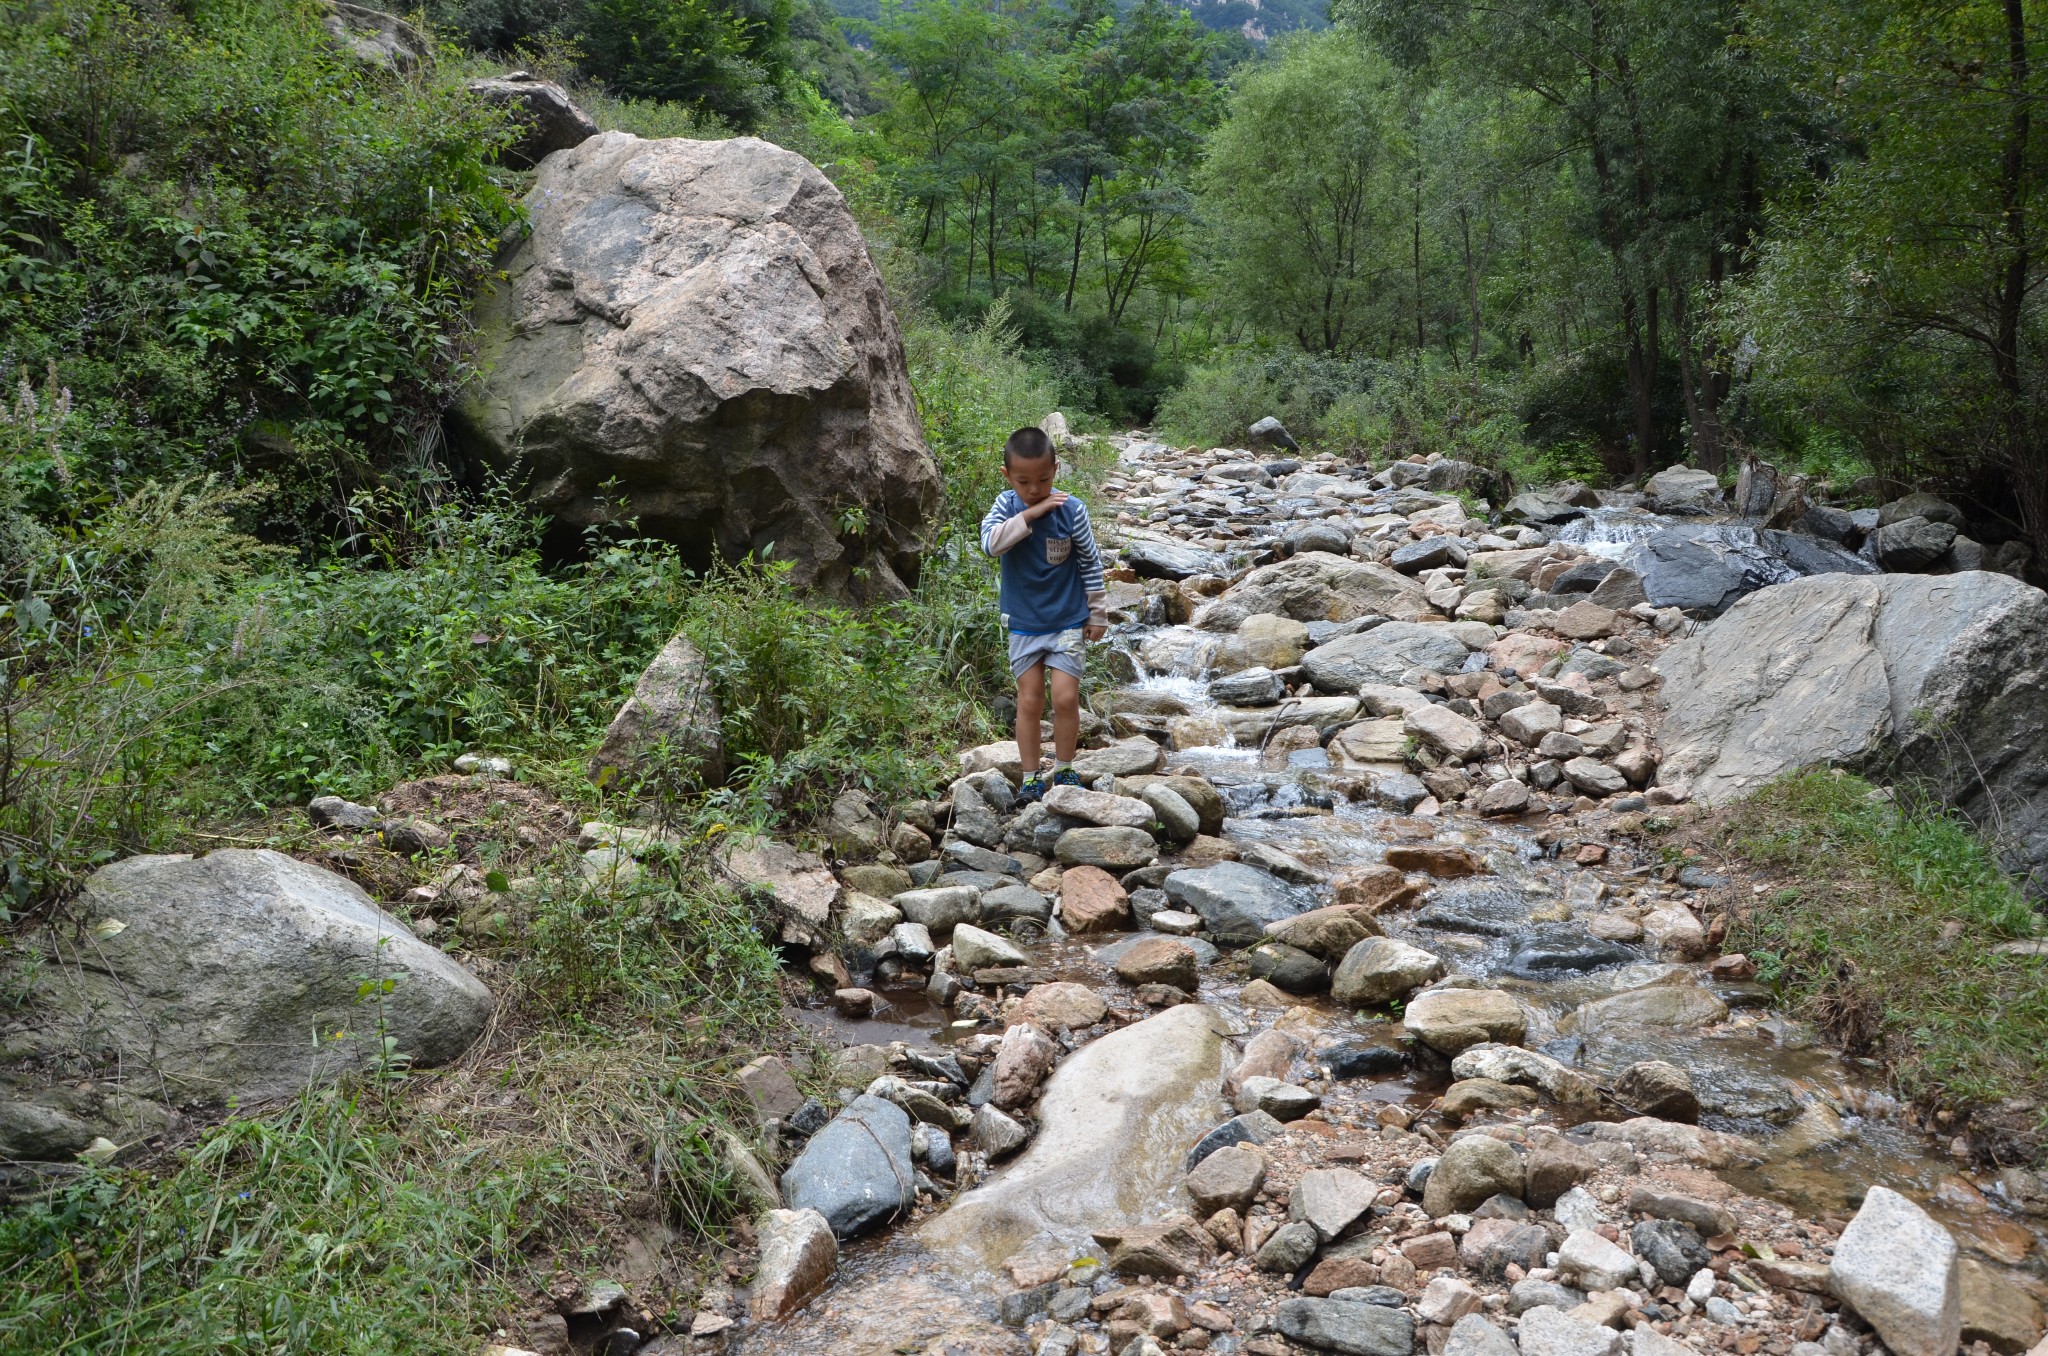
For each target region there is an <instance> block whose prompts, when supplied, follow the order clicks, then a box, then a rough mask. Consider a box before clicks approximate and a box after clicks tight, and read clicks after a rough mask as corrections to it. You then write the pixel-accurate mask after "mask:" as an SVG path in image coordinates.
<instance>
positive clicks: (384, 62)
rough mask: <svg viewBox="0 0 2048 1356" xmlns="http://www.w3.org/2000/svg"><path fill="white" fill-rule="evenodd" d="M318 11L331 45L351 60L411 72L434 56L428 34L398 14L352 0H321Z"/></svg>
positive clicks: (424, 64)
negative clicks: (357, 3)
mask: <svg viewBox="0 0 2048 1356" xmlns="http://www.w3.org/2000/svg"><path fill="white" fill-rule="evenodd" d="M318 12H319V15H320V28H321V31H322V32H324V33H325V34H326V35H327V42H328V45H329V46H331V47H332V48H334V50H335V51H337V52H339V53H341V54H342V55H343V56H345V57H348V58H349V59H350V60H352V61H358V62H361V63H362V64H363V65H365V66H373V67H376V68H377V69H379V70H386V71H392V72H395V73H396V74H399V75H411V74H413V73H414V72H416V71H419V70H423V69H425V68H426V67H427V66H428V65H429V64H431V63H432V61H433V59H434V46H433V44H432V43H430V42H429V41H427V36H426V34H424V33H422V32H420V31H419V30H418V29H417V28H414V27H413V26H412V25H411V24H409V23H407V22H406V21H405V20H403V19H401V18H399V17H398V16H397V15H395V14H386V13H385V12H384V11H383V10H381V9H371V8H369V7H368V6H367V5H356V4H351V3H349V0H320V3H319V6H318Z"/></svg>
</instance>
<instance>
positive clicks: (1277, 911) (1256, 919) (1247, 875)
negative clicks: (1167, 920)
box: [1165, 862, 1317, 942]
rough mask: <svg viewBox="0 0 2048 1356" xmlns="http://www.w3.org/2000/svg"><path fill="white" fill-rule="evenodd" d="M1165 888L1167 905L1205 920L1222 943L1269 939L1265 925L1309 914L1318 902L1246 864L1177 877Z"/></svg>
mask: <svg viewBox="0 0 2048 1356" xmlns="http://www.w3.org/2000/svg"><path fill="white" fill-rule="evenodd" d="M1165 888H1166V897H1167V898H1168V899H1170V900H1172V901H1173V902H1174V903H1175V904H1178V905H1179V906H1180V907H1181V908H1183V909H1186V910H1187V911H1189V912H1191V913H1196V914H1200V915H1201V917H1202V920H1203V921H1204V922H1206V923H1207V924H1208V925H1209V931H1210V932H1211V933H1212V934H1214V935H1215V936H1216V938H1217V939H1218V940H1220V941H1246V942H1256V941H1258V940H1259V939H1260V938H1262V937H1264V936H1265V935H1266V924H1268V923H1277V922H1279V921H1280V920H1281V919H1283V918H1292V917H1294V916H1295V915H1297V914H1303V913H1307V912H1308V911H1309V910H1310V909H1313V908H1314V907H1316V902H1317V901H1316V897H1315V895H1314V894H1313V893H1312V892H1310V891H1308V890H1305V889H1303V888H1302V887H1301V886H1298V885H1289V884H1288V883H1287V882H1286V881H1284V880H1281V879H1280V878H1279V877H1278V876H1275V875H1273V874H1272V873H1271V872H1269V871H1261V870H1259V869H1258V868H1257V867H1255V866H1246V865H1245V864H1244V863H1242V862H1221V863H1219V864H1217V865H1215V866H1209V867H1202V868H1200V869H1198V870H1193V871H1176V872H1174V873H1173V874H1172V875H1170V876H1168V877H1167V878H1166V886H1165Z"/></svg>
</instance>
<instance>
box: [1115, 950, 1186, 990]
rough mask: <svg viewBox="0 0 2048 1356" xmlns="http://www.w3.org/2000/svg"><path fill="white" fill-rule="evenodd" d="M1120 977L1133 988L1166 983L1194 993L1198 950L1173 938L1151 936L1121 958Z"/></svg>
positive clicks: (1118, 973)
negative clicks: (1196, 951) (1196, 953)
mask: <svg viewBox="0 0 2048 1356" xmlns="http://www.w3.org/2000/svg"><path fill="white" fill-rule="evenodd" d="M1116 973H1117V978H1119V979H1121V980H1122V981H1123V982H1124V983H1126V984H1129V985H1130V986H1131V987H1133V988H1140V987H1142V986H1144V985H1147V984H1166V985H1170V986H1171V987H1173V988H1176V989H1179V990H1181V991H1182V992H1183V993H1193V992H1194V991H1195V985H1196V971H1195V950H1194V948H1193V947H1191V946H1189V945H1188V944H1187V943H1185V942H1176V941H1174V940H1173V939H1172V938H1170V937H1148V938H1146V939H1145V940H1144V941H1142V942H1139V943H1138V944H1137V945H1136V946H1134V947H1132V948H1131V949H1130V950H1129V951H1126V952H1124V954H1123V955H1122V956H1120V957H1118V958H1117V963H1116Z"/></svg>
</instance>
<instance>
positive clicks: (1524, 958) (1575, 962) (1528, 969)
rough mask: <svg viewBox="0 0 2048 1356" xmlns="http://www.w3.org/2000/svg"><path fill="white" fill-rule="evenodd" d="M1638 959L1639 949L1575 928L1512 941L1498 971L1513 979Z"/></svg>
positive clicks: (1548, 976)
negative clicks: (1632, 948)
mask: <svg viewBox="0 0 2048 1356" xmlns="http://www.w3.org/2000/svg"><path fill="white" fill-rule="evenodd" d="M1641 959H1642V955H1641V954H1640V953H1638V952H1636V951H1632V950H1630V949H1629V948H1628V947H1625V946H1623V945H1621V943H1619V942H1603V941H1600V940H1599V939H1598V938H1595V937H1589V936H1587V935H1586V934H1585V933H1583V932H1577V931H1576V930H1575V931H1572V932H1556V933H1540V934H1538V935H1536V936H1533V937H1525V938H1523V939H1522V940H1521V941H1518V942H1516V943H1515V949H1514V950H1513V951H1511V952H1509V953H1508V959H1507V964H1505V965H1503V966H1502V967H1501V973H1503V974H1508V975H1513V976H1514V977H1515V978H1516V979H1559V978H1562V977H1564V976H1566V975H1574V974H1583V973H1585V972H1586V971H1588V970H1600V969H1604V968H1605V967H1607V966H1610V965H1630V964H1633V963H1634V962H1636V961H1639V960H1641Z"/></svg>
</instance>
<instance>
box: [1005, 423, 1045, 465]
mask: <svg viewBox="0 0 2048 1356" xmlns="http://www.w3.org/2000/svg"><path fill="white" fill-rule="evenodd" d="M1051 455H1052V439H1050V438H1048V437H1046V436H1045V430H1044V429H1042V428H1020V429H1018V430H1017V431H1016V432H1015V433H1012V434H1011V435H1010V436H1009V439H1008V440H1007V441H1005V442H1004V443H1003V465H1005V466H1008V465H1009V464H1010V463H1011V462H1013V461H1037V460H1038V459H1039V458H1040V457H1049V456H1051Z"/></svg>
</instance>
